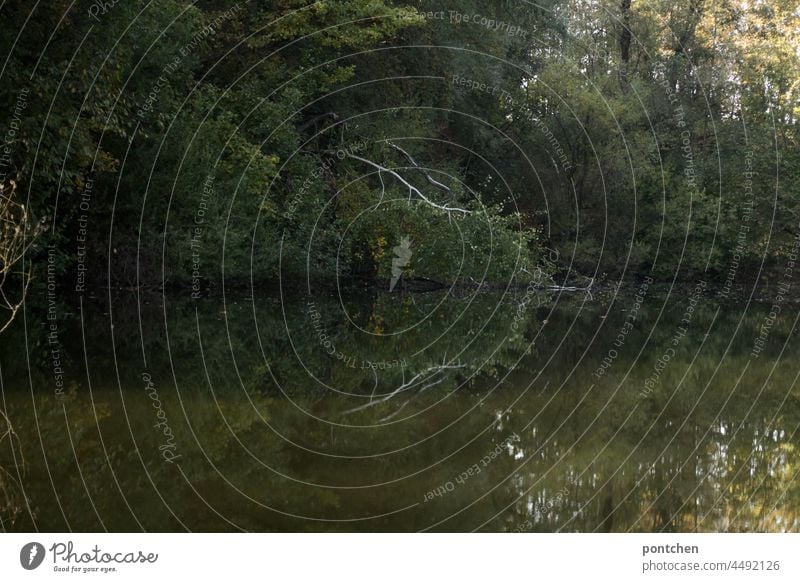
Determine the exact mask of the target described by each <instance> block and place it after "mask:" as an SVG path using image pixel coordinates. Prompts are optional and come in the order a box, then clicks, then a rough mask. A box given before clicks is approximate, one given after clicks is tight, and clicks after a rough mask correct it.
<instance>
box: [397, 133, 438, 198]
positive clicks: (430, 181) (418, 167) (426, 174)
mask: <svg viewBox="0 0 800 582" xmlns="http://www.w3.org/2000/svg"><path fill="white" fill-rule="evenodd" d="M386 143H388V144H389V147H390V148H392V149H394V150H397V151H398V152H400V153H401V154H403V156H405V158H406V159H407V160H408V161H409V162H410V163H411V165H412V166H414V167H415V168H416V169H417V170H419V171H420V172H421V173H422V175H423V176H425V178H427V180H428V182H429V183H430V184H431V185H432V186H436V187H437V188H439V189H441V190H444V191H445V192H452V190H451V189H450V187H449V186H445V185H444V184H442V183H441V182H438V181H437V180H434V179H433V177H432V176H431V175H430V174H428V172H426V171H425V170H424V168H422V167H420V165H419V164H418V163H417V162H416V160H414V158H412V157H411V154H409V153H408V152H407V151H406V150H404V149H403V148H401V147H400V146H397V145H395V144H393V143H392V142H390V141H387V142H386Z"/></svg>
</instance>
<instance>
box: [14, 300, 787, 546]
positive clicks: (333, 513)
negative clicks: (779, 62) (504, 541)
mask: <svg viewBox="0 0 800 582" xmlns="http://www.w3.org/2000/svg"><path fill="white" fill-rule="evenodd" d="M637 292H638V297H637ZM692 293H693V292H692V289H691V288H690V289H687V290H685V291H684V292H681V293H678V294H674V293H673V294H671V295H667V294H665V293H663V291H661V290H659V291H656V290H654V289H643V288H641V287H640V288H637V287H632V288H631V289H629V290H627V291H626V292H625V293H622V294H620V295H614V294H612V293H606V294H602V295H597V294H595V295H594V296H588V295H586V294H582V293H578V294H572V295H570V294H561V295H543V294H527V295H526V294H524V293H521V292H516V293H514V294H511V295H508V294H506V295H505V296H504V294H503V293H502V292H492V293H477V294H472V293H466V292H465V293H463V296H459V297H453V296H450V295H447V294H445V293H429V294H414V295H409V294H406V295H400V294H392V295H389V294H387V293H368V292H353V291H345V290H340V291H338V292H337V291H333V292H330V291H328V292H322V291H317V292H314V293H313V295H311V296H309V295H308V294H307V293H305V292H303V291H298V290H291V291H288V290H284V291H283V292H282V293H273V292H265V293H264V294H263V296H257V297H255V298H249V297H244V296H241V294H240V295H238V296H235V297H232V296H228V297H227V298H225V299H223V298H222V297H216V298H204V299H201V300H192V299H191V298H190V297H188V296H187V294H185V293H178V292H170V293H168V294H167V296H166V299H163V298H162V297H161V295H154V296H147V297H142V298H141V303H140V304H137V301H136V299H137V298H136V296H134V295H130V296H127V295H123V296H118V297H117V296H115V297H114V298H113V300H112V302H111V307H109V300H108V298H107V297H98V298H95V299H88V298H87V299H84V302H83V303H82V304H74V305H71V306H66V305H61V306H59V308H58V313H57V320H56V330H55V335H54V336H53V335H51V336H48V333H50V332H52V330H51V329H50V328H49V327H47V326H49V325H50V324H51V323H53V322H52V321H48V320H47V319H46V317H45V314H46V307H43V306H46V303H45V301H44V300H43V298H36V297H34V298H32V300H31V302H30V303H29V307H28V312H27V313H26V316H25V321H22V320H20V321H18V322H17V324H15V325H16V327H15V329H14V330H13V331H12V332H10V333H9V334H7V335H5V336H4V337H3V348H2V353H1V355H0V364H1V365H2V370H1V372H2V380H3V403H4V408H5V410H6V412H7V414H8V416H9V418H10V419H11V422H12V424H13V427H14V429H15V431H16V433H15V435H14V437H13V438H8V437H6V438H5V440H3V441H2V443H3V447H2V452H0V466H2V468H3V471H0V474H1V475H2V480H1V481H0V483H2V495H1V496H0V517H1V518H2V519H3V528H4V529H7V530H11V531H18V530H32V529H39V530H42V531H54V530H74V531H84V530H109V531H139V530H147V531H184V530H193V531H198V530H199V531H238V530H247V531H418V530H432V531H471V530H482V531H540V532H549V531H800V517H798V508H800V480H798V478H797V477H798V467H800V456H799V455H798V450H797V442H798V438H797V436H798V434H797V430H798V427H799V426H800V406H798V401H799V400H800V390H799V389H798V387H797V384H796V379H797V373H798V369H799V368H798V365H797V353H798V340H797V337H796V334H795V333H794V324H795V318H796V309H794V308H789V305H788V304H787V305H785V306H784V310H783V311H782V313H781V314H780V315H779V316H778V317H777V319H775V321H774V323H772V324H771V325H770V326H768V327H767V328H764V329H766V330H767V333H766V335H764V333H763V330H762V324H764V322H765V321H766V320H767V319H769V318H768V313H769V308H768V307H767V306H765V305H760V304H756V303H749V304H744V303H738V304H737V303H720V302H718V301H717V300H715V299H714V298H713V292H712V291H711V290H710V289H705V290H703V289H700V290H699V293H697V294H695V295H694V296H693V295H692ZM39 299H42V301H39ZM37 306H38V307H37ZM765 318H767V319H765ZM23 323H24V324H25V325H23ZM112 325H113V327H112ZM55 336H57V339H58V343H57V344H52V345H51V344H48V338H49V337H55ZM615 342H616V343H615ZM26 346H27V349H26ZM53 346H56V347H58V348H59V349H60V352H58V353H57V359H58V364H59V365H60V367H61V368H62V373H63V383H64V384H63V393H64V394H63V396H62V395H60V394H58V392H59V391H60V390H59V389H58V387H57V386H56V384H55V377H54V372H53V369H54V355H53V353H52V352H51V348H52V347H53ZM759 346H760V348H759ZM87 362H88V367H87ZM11 445H13V446H11ZM23 489H24V492H25V495H23V494H22V490H23Z"/></svg>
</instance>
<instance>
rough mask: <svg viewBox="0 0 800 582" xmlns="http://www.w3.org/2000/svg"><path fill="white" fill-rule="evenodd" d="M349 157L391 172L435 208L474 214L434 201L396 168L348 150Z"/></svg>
mask: <svg viewBox="0 0 800 582" xmlns="http://www.w3.org/2000/svg"><path fill="white" fill-rule="evenodd" d="M347 157H349V158H353V159H354V160H358V161H359V162H363V163H365V164H368V165H370V166H372V167H373V168H375V169H376V170H378V171H379V172H386V173H387V174H390V175H392V176H394V177H395V178H397V179H398V180H399V181H400V182H402V183H403V184H404V185H405V186H406V187H407V188H408V190H409V192H412V193H414V194H416V195H417V196H419V197H420V198H421V199H422V200H423V201H424V202H425V203H426V204H428V205H429V206H432V207H433V208H436V209H438V210H443V211H444V212H447V213H448V214H449V213H452V212H460V213H462V214H472V212H471V211H469V210H466V209H464V208H456V207H453V206H448V205H445V206H442V205H441V204H437V203H436V202H434V201H433V200H431V199H430V198H428V197H427V196H425V195H424V194H423V193H422V192H421V191H420V190H419V189H418V188H416V187H414V186H413V185H412V184H411V183H410V182H408V180H406V179H405V178H403V176H401V175H400V174H398V173H397V172H395V171H394V170H390V169H389V168H386V167H384V166H381V165H380V164H376V163H375V162H373V161H371V160H368V159H366V158H362V157H361V156H357V155H355V154H353V153H350V152H347Z"/></svg>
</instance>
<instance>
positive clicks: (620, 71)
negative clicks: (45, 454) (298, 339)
mask: <svg viewBox="0 0 800 582" xmlns="http://www.w3.org/2000/svg"><path fill="white" fill-rule="evenodd" d="M0 14H1V15H2V22H3V24H2V33H0V51H2V54H3V55H6V60H5V62H4V64H3V67H2V70H1V71H0V73H1V74H2V80H3V82H2V83H1V84H0V101H2V103H3V104H4V107H3V108H2V111H0V131H2V132H3V134H4V135H6V131H7V130H10V128H12V127H13V128H15V130H14V134H13V136H12V139H10V140H6V141H7V145H6V151H5V153H6V154H7V155H6V158H5V160H6V161H5V162H4V168H3V169H4V172H3V174H2V175H0V178H2V184H0V185H2V186H3V188H4V192H6V193H10V192H11V191H12V183H13V184H14V185H15V186H16V189H15V190H14V192H15V196H16V197H17V199H18V201H19V202H20V203H23V204H25V206H26V207H27V208H28V209H29V215H30V218H29V220H30V222H31V223H36V222H39V221H43V222H44V224H46V225H47V227H48V230H47V232H46V233H45V234H44V235H43V236H40V237H39V238H38V240H37V243H36V244H35V245H34V247H32V249H30V252H32V253H33V254H31V255H30V256H31V258H32V259H33V260H34V262H38V263H40V264H44V262H45V261H44V260H43V259H44V257H45V255H46V252H47V246H48V245H52V246H53V247H54V248H55V249H56V250H55V251H54V252H55V253H56V254H57V255H58V259H59V260H58V261H57V263H56V264H57V269H58V270H59V272H61V273H64V272H69V273H74V272H75V270H76V269H77V268H78V267H79V266H80V268H81V269H83V270H84V271H83V272H85V273H86V275H85V276H86V278H87V280H89V281H92V282H106V281H109V280H110V282H111V283H112V284H113V285H137V284H145V285H154V286H158V285H161V284H162V283H172V284H184V285H186V284H192V283H194V284H195V286H197V282H198V281H199V280H202V281H203V284H202V287H205V286H206V285H207V284H213V283H215V282H219V281H220V280H221V278H222V277H225V278H226V279H231V280H242V281H246V280H249V279H250V278H252V279H253V280H258V281H275V280H277V279H278V278H279V277H285V278H293V277H298V278H299V277H304V276H306V274H308V275H309V276H310V277H312V278H319V279H325V278H332V277H334V276H340V277H341V276H346V277H353V276H359V277H368V278H372V279H376V278H381V279H388V278H390V277H391V276H392V270H393V263H392V261H393V259H394V260H395V263H397V255H396V254H393V249H394V247H395V246H396V245H398V244H400V241H401V240H402V239H403V237H408V240H409V241H411V243H410V244H411V245H412V247H411V250H412V256H411V257H410V259H409V260H407V261H405V262H404V263H403V264H402V265H399V266H398V265H397V264H395V269H396V268H402V269H403V271H404V274H405V275H406V276H407V277H413V276H416V277H427V278H431V279H436V280H438V281H445V282H450V281H455V280H459V281H464V282H470V281H480V280H489V281H490V282H492V283H500V284H502V283H507V282H510V281H515V282H520V283H525V282H527V281H526V280H528V279H530V278H534V279H535V278H536V277H535V275H533V274H532V273H535V272H536V271H535V267H536V266H537V264H539V265H541V257H542V256H543V251H544V250H545V249H550V252H549V253H548V256H555V257H558V260H557V261H555V262H556V264H557V267H558V269H559V280H571V281H574V280H577V279H579V278H580V277H593V278H598V277H602V276H603V275H604V274H607V275H608V276H625V275H637V274H638V275H644V274H652V275H654V276H655V277H657V278H661V279H664V280H671V279H672V278H673V277H676V276H677V277H680V278H686V279H688V278H690V277H694V276H695V275H696V274H697V273H702V272H706V271H708V272H710V274H711V276H712V277H716V278H717V279H718V281H725V280H728V282H729V283H734V282H735V283H740V282H745V281H749V280H755V279H757V278H758V277H768V276H769V274H770V273H780V272H782V271H783V269H784V267H785V263H786V258H785V256H786V255H788V254H790V253H791V248H792V247H791V242H792V240H793V239H794V237H795V235H796V232H797V228H798V226H797V224H796V222H797V216H798V213H800V208H799V207H798V202H800V200H798V197H797V195H796V193H797V192H798V184H799V183H800V178H799V176H800V172H799V171H798V170H800V154H799V153H798V151H799V150H798V135H797V120H798V113H800V109H798V94H799V92H800V58H798V30H799V28H798V27H799V26H800V12H798V4H797V2H796V0H770V1H769V2H756V3H752V2H743V1H739V0H722V1H720V2H710V1H708V0H685V1H682V2H679V3H675V2H666V1H662V0H658V1H655V2H650V1H647V2H645V1H640V0H591V1H587V0H553V1H552V2H545V3H538V4H536V5H533V4H531V3H528V2H522V1H520V2H500V1H493V2H488V3H487V2H476V1H472V0H470V1H467V2H461V3H459V5H458V7H457V8H455V7H447V6H442V5H440V4H439V3H437V2H434V1H433V0H417V1H397V2H394V1H391V0H340V1H336V2H328V1H320V2H307V1H298V0H277V1H269V2H266V1H262V0H252V1H249V2H244V1H239V2H234V1H214V2H210V1H202V0H201V1H199V2H188V1H180V0H156V1H148V2H145V1H143V0H138V1H130V2H116V3H113V2H106V3H101V2H87V1H79V2H72V1H67V0H52V1H50V2H47V3H38V4H36V5H31V4H30V3H28V2H21V1H15V0H12V1H9V2H4V3H3V4H2V7H0ZM8 135H11V134H8ZM395 252H396V251H395ZM547 274H548V275H549V274H550V271H548V272H547ZM70 286H71V280H70Z"/></svg>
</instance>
